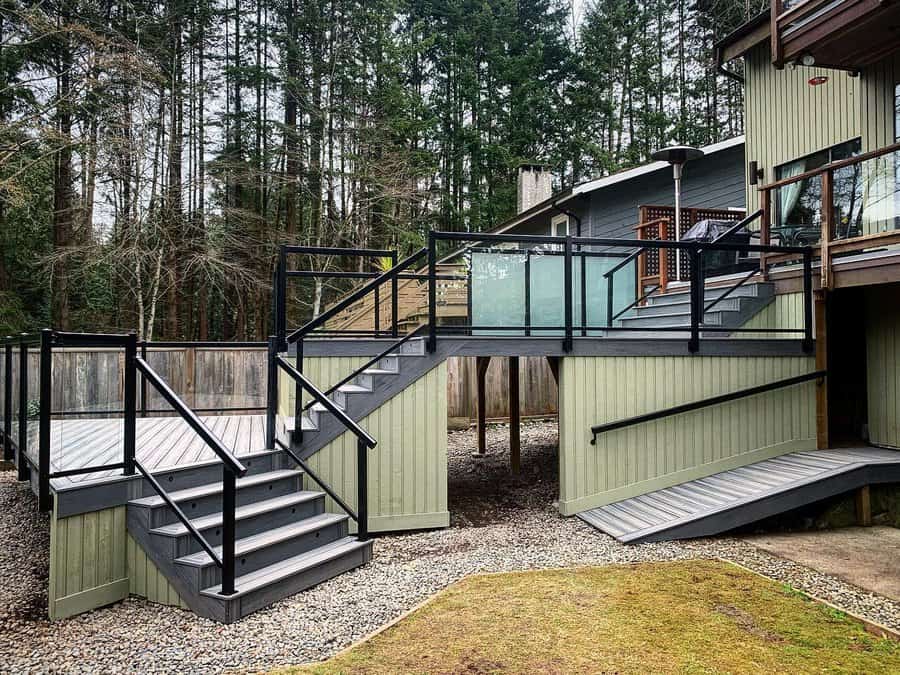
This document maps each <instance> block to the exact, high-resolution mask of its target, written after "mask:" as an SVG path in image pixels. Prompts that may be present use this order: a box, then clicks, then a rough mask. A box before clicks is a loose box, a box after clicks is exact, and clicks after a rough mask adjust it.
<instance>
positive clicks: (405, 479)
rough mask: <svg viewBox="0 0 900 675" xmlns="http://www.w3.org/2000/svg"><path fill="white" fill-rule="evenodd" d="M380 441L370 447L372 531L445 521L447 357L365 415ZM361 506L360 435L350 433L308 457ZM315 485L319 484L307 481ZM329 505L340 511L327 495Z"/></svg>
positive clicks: (365, 424) (366, 426) (443, 524)
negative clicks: (358, 498)
mask: <svg viewBox="0 0 900 675" xmlns="http://www.w3.org/2000/svg"><path fill="white" fill-rule="evenodd" d="M360 425H361V426H362V427H363V428H364V429H366V430H367V431H368V432H369V433H370V434H372V436H374V437H375V439H376V440H377V441H378V446H377V447H376V448H374V449H373V450H370V451H369V527H370V529H371V530H373V531H388V530H402V529H417V528H428V527H446V526H448V525H449V524H450V515H449V512H448V511H447V363H446V361H445V362H443V363H441V364H440V365H439V366H437V367H436V368H434V369H432V370H431V371H430V372H429V373H427V374H426V375H425V376H424V377H421V378H419V379H418V380H417V381H416V382H414V383H413V384H412V385H410V386H409V387H407V388H406V389H405V390H403V391H402V392H401V393H400V394H398V395H397V396H395V397H394V398H392V399H390V400H389V401H387V402H386V403H385V404H384V405H382V406H381V407H379V408H378V409H377V410H375V411H374V412H372V413H371V414H370V415H368V416H367V417H365V418H364V419H362V420H361V421H360ZM309 462H310V465H311V467H312V469H313V471H315V472H316V473H317V474H318V475H319V476H321V477H322V478H323V479H324V480H325V481H326V482H328V484H329V485H331V486H332V487H333V488H334V489H335V491H336V492H337V493H338V494H339V495H341V497H342V498H343V499H344V500H346V501H347V502H348V504H350V506H351V507H352V508H355V507H356V475H357V472H356V437H355V436H353V434H351V433H349V432H348V433H345V434H343V435H342V436H340V437H339V438H337V439H335V440H334V441H332V442H331V443H329V444H328V445H326V446H325V447H324V448H322V449H321V450H319V451H318V452H317V453H316V454H314V455H313V456H312V457H310V459H309ZM308 487H309V488H310V489H316V488H315V485H313V484H310V485H308ZM328 509H329V511H334V512H336V513H340V509H339V507H337V506H336V505H335V504H333V503H332V502H331V500H330V499H329V500H328Z"/></svg>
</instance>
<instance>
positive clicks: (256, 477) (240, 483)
mask: <svg viewBox="0 0 900 675" xmlns="http://www.w3.org/2000/svg"><path fill="white" fill-rule="evenodd" d="M302 475H303V472H302V471H299V470H297V469H280V470H277V471H267V472H265V473H256V474H252V475H250V476H244V477H243V478H238V479H237V488H238V490H240V489H242V488H248V487H252V486H254V485H261V484H263V483H268V482H270V481H275V480H282V479H284V478H290V477H291V476H297V477H299V476H302ZM220 492H222V483H221V482H218V483H207V484H205V485H198V486H197V487H192V488H187V489H184V490H176V491H174V492H170V493H168V494H169V498H170V499H171V500H172V501H173V502H175V503H176V504H177V503H178V502H184V501H189V500H191V499H200V498H201V497H208V496H210V495H215V494H219V493H220ZM128 503H129V504H134V505H135V506H148V507H151V508H152V507H157V506H165V504H166V502H165V500H164V499H163V498H162V497H160V496H159V495H153V496H150V497H142V498H140V499H132V500H131V501H130V502H128Z"/></svg>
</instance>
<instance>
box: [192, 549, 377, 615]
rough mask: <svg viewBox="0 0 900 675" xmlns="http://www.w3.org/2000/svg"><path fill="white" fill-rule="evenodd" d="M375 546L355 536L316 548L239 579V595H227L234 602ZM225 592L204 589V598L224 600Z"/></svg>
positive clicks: (235, 581)
mask: <svg viewBox="0 0 900 675" xmlns="http://www.w3.org/2000/svg"><path fill="white" fill-rule="evenodd" d="M371 544H372V543H371V541H359V540H358V539H357V538H356V537H354V536H352V535H351V536H347V537H343V538H341V539H338V540H337V541H333V542H331V543H329V544H325V545H324V546H320V547H318V548H315V549H313V550H312V551H307V552H306V553H301V554H300V555H295V556H292V557H290V558H285V559H284V560H280V561H278V562H277V563H273V564H271V565H269V566H267V567H262V568H260V569H258V570H255V571H253V572H249V573H248V574H244V575H243V576H239V577H237V578H235V580H234V587H235V591H236V593H235V595H229V596H227V599H229V600H232V599H234V598H236V597H240V596H242V595H245V594H247V593H251V592H253V591H255V590H258V589H260V588H264V587H266V586H268V585H270V584H273V583H276V582H278V581H280V580H282V579H285V578H287V577H290V576H293V575H295V574H299V573H301V572H305V571H307V570H311V569H314V568H316V567H318V566H319V565H322V564H324V563H327V562H329V561H331V560H334V559H336V558H339V557H341V556H343V555H346V554H348V553H352V552H354V551H357V550H359V549H361V548H365V547H366V546H371ZM221 589H222V585H221V584H216V585H215V586H211V587H210V588H206V589H204V590H203V591H201V593H202V594H203V595H212V596H215V597H223V596H221V595H220V591H221Z"/></svg>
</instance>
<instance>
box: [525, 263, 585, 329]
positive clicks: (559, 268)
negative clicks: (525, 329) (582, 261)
mask: <svg viewBox="0 0 900 675" xmlns="http://www.w3.org/2000/svg"><path fill="white" fill-rule="evenodd" d="M579 269H580V268H579V266H578V265H574V266H573V270H572V283H573V284H574V286H575V288H580V283H581V281H580V277H578V278H576V276H575V273H576V270H579ZM564 281H565V258H564V257H563V256H562V255H553V254H550V255H546V254H541V253H540V252H537V253H536V254H533V255H532V256H531V325H532V326H552V327H557V330H538V331H532V335H536V336H539V337H547V336H550V335H562V334H563V332H564V331H563V330H559V328H560V327H562V326H565V323H566V316H565V296H566V293H565V284H564ZM575 311H578V310H575ZM579 316H580V315H578V314H574V315H573V317H572V322H573V323H578V321H579V320H580V319H579V318H578V317H579Z"/></svg>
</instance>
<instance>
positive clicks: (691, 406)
mask: <svg viewBox="0 0 900 675" xmlns="http://www.w3.org/2000/svg"><path fill="white" fill-rule="evenodd" d="M827 375H828V371H826V370H815V371H813V372H811V373H805V374H803V375H797V376H795V377H788V378H785V379H783V380H778V381H776V382H769V383H768V384H761V385H759V386H756V387H748V388H746V389H739V390H738V391H733V392H730V393H728V394H720V395H719V396H711V397H709V398H705V399H702V400H700V401H693V402H691V403H683V404H681V405H676V406H673V407H671V408H664V409H662V410H657V411H655V412H652V413H646V414H644V415H635V416H634V417H626V418H625V419H621V420H618V421H616V422H608V423H607V424H597V425H595V426H592V427H591V434H593V438H591V445H596V444H597V436H598V435H599V434H602V433H605V432H607V431H615V430H616V429H624V428H625V427H630V426H634V425H635V424H643V423H644V422H652V421H654V420H659V419H663V418H665V417H671V416H672V415H680V414H682V413H686V412H691V411H694V410H699V409H701V408H707V407H709V406H713V405H719V404H720V403H728V402H729V401H736V400H738V399H741V398H746V397H748V396H755V395H756V394H764V393H766V392H768V391H773V390H775V389H783V388H784V387H791V386H793V385H795V384H802V383H803V382H808V381H810V380H818V379H820V378H823V377H827Z"/></svg>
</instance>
